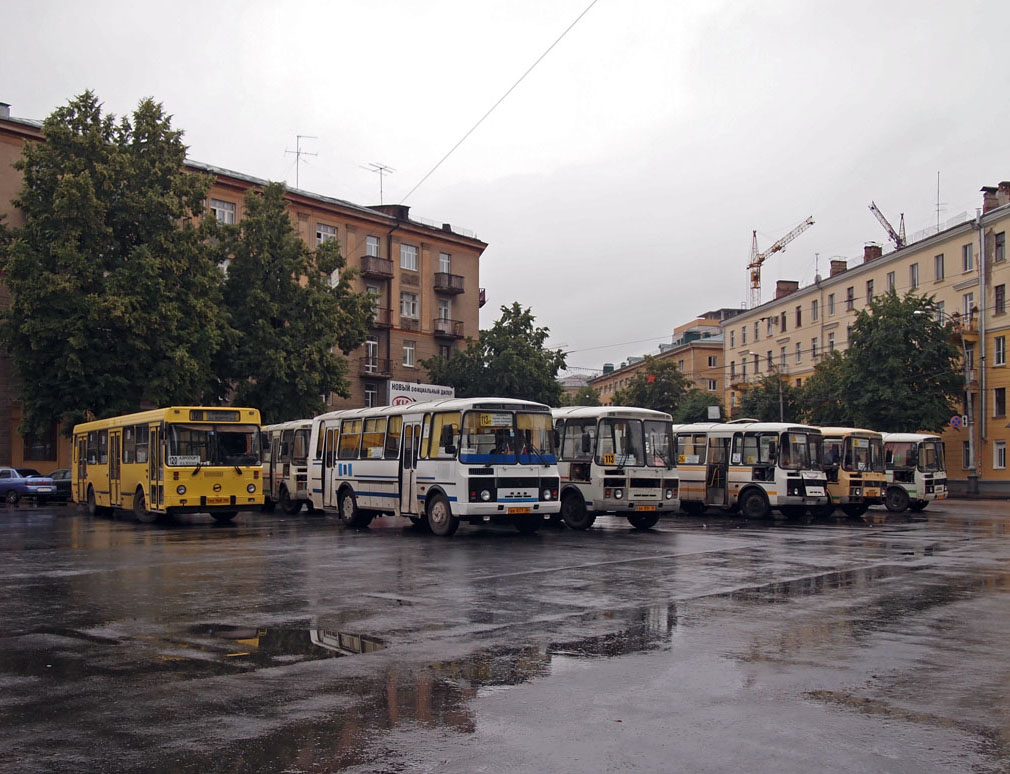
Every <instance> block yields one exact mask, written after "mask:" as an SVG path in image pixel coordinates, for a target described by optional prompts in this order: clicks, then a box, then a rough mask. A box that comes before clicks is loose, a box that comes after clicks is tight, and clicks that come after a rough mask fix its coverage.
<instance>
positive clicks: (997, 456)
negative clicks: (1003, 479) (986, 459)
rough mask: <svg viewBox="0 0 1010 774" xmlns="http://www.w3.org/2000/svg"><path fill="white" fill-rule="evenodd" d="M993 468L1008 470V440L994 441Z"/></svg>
mask: <svg viewBox="0 0 1010 774" xmlns="http://www.w3.org/2000/svg"><path fill="white" fill-rule="evenodd" d="M992 467H993V470H1006V441H993V442H992Z"/></svg>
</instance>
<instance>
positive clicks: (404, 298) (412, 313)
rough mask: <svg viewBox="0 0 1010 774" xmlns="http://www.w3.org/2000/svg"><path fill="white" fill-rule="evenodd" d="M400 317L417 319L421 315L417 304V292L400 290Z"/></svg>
mask: <svg viewBox="0 0 1010 774" xmlns="http://www.w3.org/2000/svg"><path fill="white" fill-rule="evenodd" d="M400 317H407V318H410V319H411V320H416V319H418V318H419V317H420V310H419V309H418V305H417V293H407V292H406V291H401V292H400Z"/></svg>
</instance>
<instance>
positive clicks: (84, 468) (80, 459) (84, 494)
mask: <svg viewBox="0 0 1010 774" xmlns="http://www.w3.org/2000/svg"><path fill="white" fill-rule="evenodd" d="M87 498H88V435H87V433H84V434H83V435H79V436H77V502H79V503H83V502H85V501H86V500H87Z"/></svg>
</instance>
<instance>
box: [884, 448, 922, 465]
mask: <svg viewBox="0 0 1010 774" xmlns="http://www.w3.org/2000/svg"><path fill="white" fill-rule="evenodd" d="M884 448H885V453H884V457H885V461H886V463H887V469H888V470H892V469H893V468H914V467H918V465H919V444H917V443H916V442H915V441H900V442H895V443H889V444H887V445H886V446H885V447H884Z"/></svg>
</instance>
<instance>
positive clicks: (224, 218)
mask: <svg viewBox="0 0 1010 774" xmlns="http://www.w3.org/2000/svg"><path fill="white" fill-rule="evenodd" d="M235 210H236V207H235V202H229V201H225V200H224V199H211V200H210V211H211V212H212V213H213V214H214V218H215V219H216V220H217V222H218V223H225V224H228V225H231V224H233V223H234V222H235Z"/></svg>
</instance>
